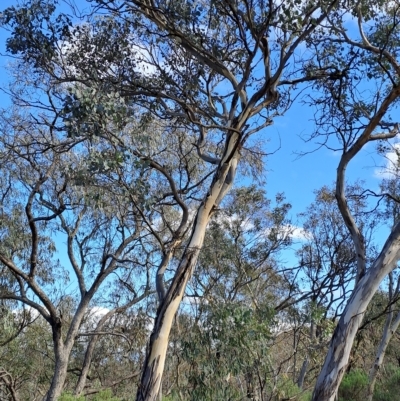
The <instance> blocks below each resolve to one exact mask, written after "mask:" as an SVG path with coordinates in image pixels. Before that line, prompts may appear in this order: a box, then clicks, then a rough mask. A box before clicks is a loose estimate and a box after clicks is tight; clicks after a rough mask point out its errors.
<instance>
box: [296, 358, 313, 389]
mask: <svg viewBox="0 0 400 401" xmlns="http://www.w3.org/2000/svg"><path fill="white" fill-rule="evenodd" d="M309 363H310V359H309V356H308V355H307V356H306V359H304V361H303V364H302V366H301V369H300V374H299V377H298V379H297V386H298V387H299V389H300V390H303V385H304V379H305V378H306V373H307V369H308V365H309Z"/></svg>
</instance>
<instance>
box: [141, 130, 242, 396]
mask: <svg viewBox="0 0 400 401" xmlns="http://www.w3.org/2000/svg"><path fill="white" fill-rule="evenodd" d="M238 140H239V136H238V135H237V134H232V136H231V137H230V139H229V141H228V143H227V147H226V150H225V152H224V155H225V156H224V158H223V159H222V161H221V163H220V165H219V167H218V169H217V171H216V173H215V176H214V179H213V182H212V183H211V186H210V190H209V192H208V193H207V195H206V197H205V199H204V201H203V203H202V205H201V206H200V208H199V210H198V212H197V215H196V219H195V221H194V224H193V229H192V234H191V237H190V240H189V243H188V245H187V247H186V249H185V251H184V253H183V256H182V259H181V262H180V263H179V266H178V268H177V271H176V273H175V276H174V278H173V281H172V283H171V285H170V287H169V289H168V292H167V294H166V295H165V297H164V299H163V300H162V302H161V303H160V306H159V308H158V311H157V317H156V321H155V324H154V328H153V332H152V334H151V337H150V343H149V348H148V351H147V356H146V360H145V363H144V368H143V373H142V378H141V383H140V385H139V388H138V392H137V396H136V400H137V401H157V397H158V394H159V390H160V385H161V380H162V374H163V370H164V365H165V358H166V353H167V348H168V339H169V334H170V331H171V326H172V321H173V319H174V316H175V314H176V312H177V310H178V308H179V305H180V302H181V300H182V298H183V295H184V293H185V289H186V285H187V282H188V280H189V279H190V277H191V276H192V273H193V270H194V268H195V266H196V262H197V258H198V255H199V253H200V249H201V248H202V246H203V241H204V235H205V232H206V228H207V224H208V222H209V220H210V218H211V215H212V213H213V211H214V209H215V206H217V205H218V204H219V202H220V201H221V200H222V198H223V197H224V195H225V194H226V193H227V192H228V191H229V189H230V188H231V186H232V182H233V178H234V176H235V173H236V167H237V162H238V158H239V155H238V152H237V150H236V148H237V144H238Z"/></svg>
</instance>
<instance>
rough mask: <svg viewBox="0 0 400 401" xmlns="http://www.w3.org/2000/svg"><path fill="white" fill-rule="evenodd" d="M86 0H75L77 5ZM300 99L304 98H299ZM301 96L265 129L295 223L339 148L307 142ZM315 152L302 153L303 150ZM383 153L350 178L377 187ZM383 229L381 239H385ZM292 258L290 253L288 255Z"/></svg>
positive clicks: (371, 153)
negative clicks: (333, 148) (335, 150)
mask: <svg viewBox="0 0 400 401" xmlns="http://www.w3.org/2000/svg"><path fill="white" fill-rule="evenodd" d="M85 3H86V2H85V1H83V0H82V1H76V4H77V5H80V4H85ZM12 5H17V1H15V0H2V1H1V7H0V9H4V8H6V7H8V6H12ZM6 37H7V32H5V31H4V30H3V29H0V52H1V53H2V54H4V53H5V40H6ZM7 63H8V59H7V58H6V57H1V58H0V71H1V72H0V85H6V84H7V71H5V66H6V64H7ZM300 99H301V98H300ZM300 99H298V100H297V101H296V102H295V103H294V104H293V106H292V107H291V108H290V110H289V111H288V112H287V113H286V114H285V115H284V116H282V117H278V118H276V119H275V121H274V124H273V125H272V126H270V127H268V128H266V130H265V136H266V137H267V138H269V139H270V142H269V145H268V148H267V151H268V152H272V151H274V150H277V149H278V148H279V147H280V149H278V150H277V151H276V152H275V153H274V154H272V155H271V156H269V157H268V159H267V163H266V171H267V173H266V174H267V176H266V182H267V184H266V191H267V194H268V197H270V198H273V197H274V195H275V194H276V193H277V192H284V193H285V195H286V198H287V200H288V201H289V202H290V203H291V204H292V205H293V207H292V211H291V217H292V219H293V222H294V224H296V219H297V217H296V216H297V214H298V213H300V212H303V211H305V209H306V208H307V206H309V205H310V203H311V202H312V201H313V200H314V191H315V190H317V189H319V188H321V187H322V186H323V185H331V184H332V183H333V182H334V179H335V174H336V168H337V164H338V162H339V159H340V154H339V152H333V151H332V150H329V149H326V148H320V149H317V147H318V146H317V145H316V143H315V142H312V141H311V142H308V143H307V142H305V141H304V140H303V139H302V137H307V136H309V135H310V134H311V133H312V132H313V129H314V123H313V121H312V120H313V114H314V110H313V109H312V108H311V107H309V106H305V105H302V104H301V103H300V101H299V100H300ZM0 102H1V107H5V106H6V105H7V103H8V99H7V96H6V95H5V94H4V93H1V92H0ZM312 150H315V151H314V152H312V153H309V154H306V155H304V156H301V157H299V154H300V153H307V152H311V151H312ZM384 163H385V162H384V160H383V159H382V157H379V156H378V155H377V154H376V152H375V147H374V145H372V144H371V145H368V146H367V147H366V149H365V150H363V151H361V152H360V154H359V155H357V157H356V158H355V159H354V160H352V162H351V164H350V166H349V168H348V170H347V178H348V181H349V182H354V181H356V180H357V179H362V180H365V181H366V183H367V185H368V187H369V188H370V189H373V190H378V187H379V181H380V178H379V177H377V175H376V168H377V167H376V166H377V165H379V164H380V165H382V164H384ZM384 238H385V237H384V231H382V240H384ZM289 259H291V257H290V256H289Z"/></svg>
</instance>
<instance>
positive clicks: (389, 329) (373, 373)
mask: <svg viewBox="0 0 400 401" xmlns="http://www.w3.org/2000/svg"><path fill="white" fill-rule="evenodd" d="M392 319H393V312H390V313H389V314H388V315H387V317H386V322H385V327H384V329H383V335H382V338H381V341H380V343H379V347H378V350H377V352H376V357H375V362H374V364H373V366H372V368H371V370H370V371H369V383H368V401H372V398H373V396H374V390H375V383H376V379H377V377H378V373H379V370H380V368H381V366H382V363H383V359H384V357H385V353H386V348H387V346H388V345H389V342H390V340H391V339H392V337H393V334H394V333H395V332H396V330H397V328H398V327H399V324H400V313H398V314H397V316H396V319H395V320H394V321H393V324H392Z"/></svg>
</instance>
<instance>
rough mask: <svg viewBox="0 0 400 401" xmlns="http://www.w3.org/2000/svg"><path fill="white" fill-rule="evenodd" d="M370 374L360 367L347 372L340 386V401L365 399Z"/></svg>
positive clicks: (360, 400)
mask: <svg viewBox="0 0 400 401" xmlns="http://www.w3.org/2000/svg"><path fill="white" fill-rule="evenodd" d="M367 388H368V375H367V374H366V373H365V372H364V371H363V370H360V369H354V370H352V371H351V372H349V373H347V374H346V375H345V376H344V377H343V380H342V383H341V385H340V387H339V393H338V395H339V401H365V396H366V393H367Z"/></svg>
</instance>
